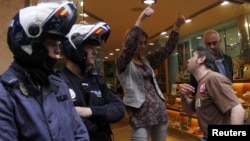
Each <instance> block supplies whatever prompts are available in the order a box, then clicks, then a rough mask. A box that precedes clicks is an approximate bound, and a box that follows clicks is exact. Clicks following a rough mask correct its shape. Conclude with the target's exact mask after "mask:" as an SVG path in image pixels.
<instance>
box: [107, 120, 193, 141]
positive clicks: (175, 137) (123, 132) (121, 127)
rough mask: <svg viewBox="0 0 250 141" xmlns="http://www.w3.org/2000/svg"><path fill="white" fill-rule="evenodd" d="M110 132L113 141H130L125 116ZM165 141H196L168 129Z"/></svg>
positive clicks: (113, 125)
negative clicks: (112, 135) (111, 132)
mask: <svg viewBox="0 0 250 141" xmlns="http://www.w3.org/2000/svg"><path fill="white" fill-rule="evenodd" d="M111 127H112V131H113V134H114V141H130V133H129V128H130V127H129V125H128V117H127V116H125V117H124V118H123V119H122V120H121V121H119V122H118V123H115V124H112V125H111ZM166 141H197V139H193V138H190V136H188V135H186V134H183V133H179V132H176V130H172V129H170V128H169V129H168V134H167V138H166Z"/></svg>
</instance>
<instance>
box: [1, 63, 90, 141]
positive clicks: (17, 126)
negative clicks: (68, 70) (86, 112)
mask: <svg viewBox="0 0 250 141" xmlns="http://www.w3.org/2000/svg"><path fill="white" fill-rule="evenodd" d="M29 78H30V76H29V75H28V74H27V72H26V71H25V70H24V69H23V68H22V67H20V66H19V65H18V64H17V63H15V62H14V63H12V65H11V66H10V68H9V69H8V70H7V71H6V72H5V73H4V74H2V75H1V83H0V131H1V133H0V140H1V141H89V136H88V133H87V129H86V127H85V125H84V124H83V123H82V121H81V118H80V117H79V116H78V114H77V112H76V110H75V108H74V106H73V103H72V101H71V99H70V95H69V91H68V87H67V85H66V84H65V83H64V81H62V80H61V79H60V78H59V77H58V76H55V75H51V76H50V77H49V81H50V84H51V85H50V87H46V89H43V90H39V89H38V88H37V87H35V86H34V84H33V83H31V81H30V79H29ZM38 97H40V98H38ZM39 99H40V100H39Z"/></svg>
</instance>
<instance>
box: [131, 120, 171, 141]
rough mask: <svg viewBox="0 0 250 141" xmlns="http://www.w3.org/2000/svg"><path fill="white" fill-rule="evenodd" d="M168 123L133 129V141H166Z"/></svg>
mask: <svg viewBox="0 0 250 141" xmlns="http://www.w3.org/2000/svg"><path fill="white" fill-rule="evenodd" d="M166 136H167V123H166V122H164V123H159V124H157V125H153V126H148V127H144V128H133V127H131V141H149V138H151V141H166Z"/></svg>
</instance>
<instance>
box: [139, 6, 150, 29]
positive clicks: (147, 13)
mask: <svg viewBox="0 0 250 141" xmlns="http://www.w3.org/2000/svg"><path fill="white" fill-rule="evenodd" d="M153 13H154V10H153V9H152V8H151V7H150V6H148V7H147V8H145V9H144V10H143V11H142V13H141V14H140V16H139V17H138V19H137V21H136V23H135V25H136V26H139V27H140V26H141V23H142V21H143V20H144V19H145V18H146V17H150V16H151V15H152V14H153Z"/></svg>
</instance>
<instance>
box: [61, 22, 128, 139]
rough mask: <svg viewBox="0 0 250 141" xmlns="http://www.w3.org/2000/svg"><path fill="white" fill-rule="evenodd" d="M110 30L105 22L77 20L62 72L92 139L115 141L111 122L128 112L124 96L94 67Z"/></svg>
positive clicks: (66, 45)
mask: <svg viewBox="0 0 250 141" xmlns="http://www.w3.org/2000/svg"><path fill="white" fill-rule="evenodd" d="M109 34H110V28H109V26H108V25H107V24H106V23H104V22H98V23H96V24H93V25H83V24H76V25H74V26H73V27H72V29H71V31H70V33H69V34H68V38H69V40H67V41H64V42H62V44H61V50H62V53H63V54H64V56H65V58H66V67H64V68H63V69H61V70H59V75H60V76H61V77H62V78H63V79H64V80H65V81H66V83H67V84H68V86H69V88H70V91H71V98H72V100H73V102H74V105H75V107H76V110H77V112H78V114H79V115H80V116H81V117H82V119H83V121H84V123H85V124H86V126H87V129H88V132H89V136H90V140H91V141H111V140H112V138H111V134H112V132H111V129H110V125H109V124H110V123H114V122H117V121H119V120H121V119H122V118H123V116H124V115H125V105H124V104H123V102H122V100H121V99H120V98H119V97H118V96H117V95H116V94H114V93H113V91H112V90H111V89H109V88H108V87H107V85H106V83H105V81H104V78H103V77H102V76H100V75H98V74H97V72H96V71H95V69H94V64H95V59H96V55H97V51H96V47H97V46H100V45H101V42H102V41H106V40H107V38H108V36H109Z"/></svg>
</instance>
